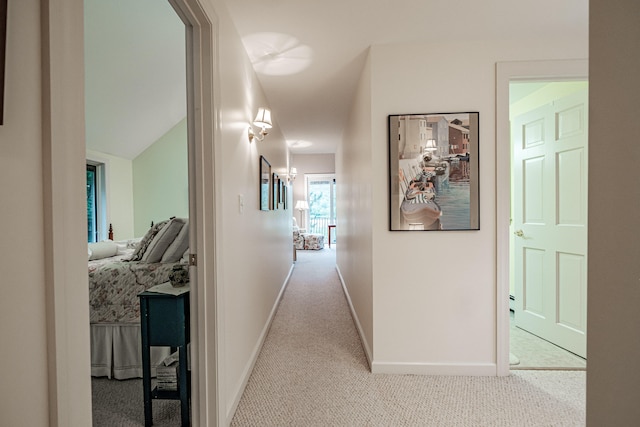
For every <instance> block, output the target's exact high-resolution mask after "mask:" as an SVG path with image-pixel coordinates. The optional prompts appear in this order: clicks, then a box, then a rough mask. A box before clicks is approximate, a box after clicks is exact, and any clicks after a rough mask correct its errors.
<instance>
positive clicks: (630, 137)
mask: <svg viewBox="0 0 640 427" xmlns="http://www.w3.org/2000/svg"><path fill="white" fill-rule="evenodd" d="M589 6H590V14H591V19H590V22H589V35H590V41H589V57H590V65H589V104H590V105H589V266H588V275H589V301H588V310H587V311H588V331H589V332H588V341H587V361H588V362H587V363H588V369H587V425H588V426H590V427H592V426H593V427H597V426H604V425H607V426H632V425H640V405H638V402H640V387H638V385H639V384H640V369H637V363H638V360H640V340H639V339H638V325H640V310H638V305H639V304H640V286H639V283H638V280H639V278H640V263H638V260H639V259H640V245H639V244H638V227H637V222H638V210H639V209H640V187H639V186H638V185H637V184H638V176H637V168H636V165H637V162H638V161H640V145H639V144H638V138H637V137H636V136H637V135H639V134H640V120H638V117H639V116H640V104H639V103H638V99H640V86H639V85H638V82H637V79H636V78H635V77H636V75H637V70H639V69H640V55H638V40H640V26H639V25H638V22H639V19H640V3H639V2H637V1H636V0H614V1H608V2H602V1H593V0H592V1H590V2H589ZM607 171H613V175H612V176H611V179H605V177H606V176H607V175H606V172H607Z"/></svg>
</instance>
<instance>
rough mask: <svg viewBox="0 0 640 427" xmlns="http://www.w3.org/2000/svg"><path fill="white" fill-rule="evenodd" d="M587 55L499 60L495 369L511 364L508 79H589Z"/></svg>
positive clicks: (504, 372)
mask: <svg viewBox="0 0 640 427" xmlns="http://www.w3.org/2000/svg"><path fill="white" fill-rule="evenodd" d="M588 76H589V62H588V60H586V59H569V60H552V61H514V62H498V63H497V64H496V165H497V166H496V261H497V263H496V279H497V292H496V298H497V300H496V308H497V313H496V371H497V372H496V373H497V375H498V376H507V375H509V373H510V366H509V321H510V319H509V258H510V254H511V247H510V225H511V224H510V220H511V149H510V148H511V124H510V121H509V83H510V82H512V81H541V80H549V81H559V80H565V79H566V80H573V79H588Z"/></svg>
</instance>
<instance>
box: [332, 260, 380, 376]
mask: <svg viewBox="0 0 640 427" xmlns="http://www.w3.org/2000/svg"><path fill="white" fill-rule="evenodd" d="M336 271H337V272H338V277H339V278H340V284H341V285H342V290H343V291H344V296H345V298H346V299H347V303H348V304H349V310H351V317H353V323H355V324H356V329H357V330H358V335H360V342H361V343H362V347H364V355H365V357H366V358H367V363H368V364H369V368H370V369H371V368H372V366H373V365H372V363H373V362H372V361H373V354H372V353H371V347H370V346H369V342H368V341H367V338H366V337H365V335H364V330H363V329H362V325H361V324H360V319H358V314H357V313H356V310H355V308H354V307H353V303H352V302H351V296H350V295H349V291H348V290H347V285H346V284H345V283H344V278H343V277H342V273H341V272H340V267H338V266H337V265H336Z"/></svg>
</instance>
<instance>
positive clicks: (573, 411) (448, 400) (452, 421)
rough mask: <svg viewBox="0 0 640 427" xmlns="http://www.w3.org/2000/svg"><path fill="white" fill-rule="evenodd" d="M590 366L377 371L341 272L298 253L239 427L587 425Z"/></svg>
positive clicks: (327, 257)
mask: <svg viewBox="0 0 640 427" xmlns="http://www.w3.org/2000/svg"><path fill="white" fill-rule="evenodd" d="M584 423H585V372H579V371H573V372H567V371H554V372H549V371H519V372H514V373H512V375H511V376H509V377H445V376H413V375H382V374H377V375H373V374H371V373H370V370H369V367H368V364H367V361H366V358H365V355H364V352H363V350H362V347H361V344H360V339H359V337H358V333H357V331H356V328H355V326H354V323H353V320H352V318H351V314H350V312H349V308H348V305H347V302H346V299H345V297H344V293H343V291H342V288H341V284H340V280H339V277H338V274H337V272H336V270H335V247H332V249H328V248H326V247H325V249H323V250H321V251H298V261H297V263H296V266H295V269H294V272H293V274H292V277H291V280H290V282H289V284H288V288H287V289H286V291H285V293H284V296H283V299H282V301H281V303H280V307H279V309H278V312H277V313H276V315H275V318H274V320H273V324H272V325H271V329H270V331H269V334H268V336H267V338H266V340H265V343H264V346H263V348H262V351H261V353H260V355H259V357H258V360H257V362H256V365H255V368H254V370H253V373H252V375H251V377H250V379H249V382H248V385H247V387H246V390H245V392H244V395H243V397H242V399H241V401H240V403H239V405H238V408H237V411H236V413H235V416H234V418H233V421H232V425H233V426H258V425H259V426H282V425H296V426H320V425H322V426H327V425H332V426H454V425H455V426H478V425H485V426H513V425H518V426H541V425H555V426H579V425H584Z"/></svg>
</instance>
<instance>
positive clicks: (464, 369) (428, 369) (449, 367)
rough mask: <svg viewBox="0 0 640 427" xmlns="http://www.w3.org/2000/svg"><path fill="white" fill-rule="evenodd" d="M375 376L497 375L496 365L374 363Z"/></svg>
mask: <svg viewBox="0 0 640 427" xmlns="http://www.w3.org/2000/svg"><path fill="white" fill-rule="evenodd" d="M371 372H372V373H373V374H392V375H455V376H473V377H488V376H495V375H496V365H494V364H493V363H487V364H484V363H482V364H476V365H473V364H456V363H398V362H373V366H372V369H371Z"/></svg>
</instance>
